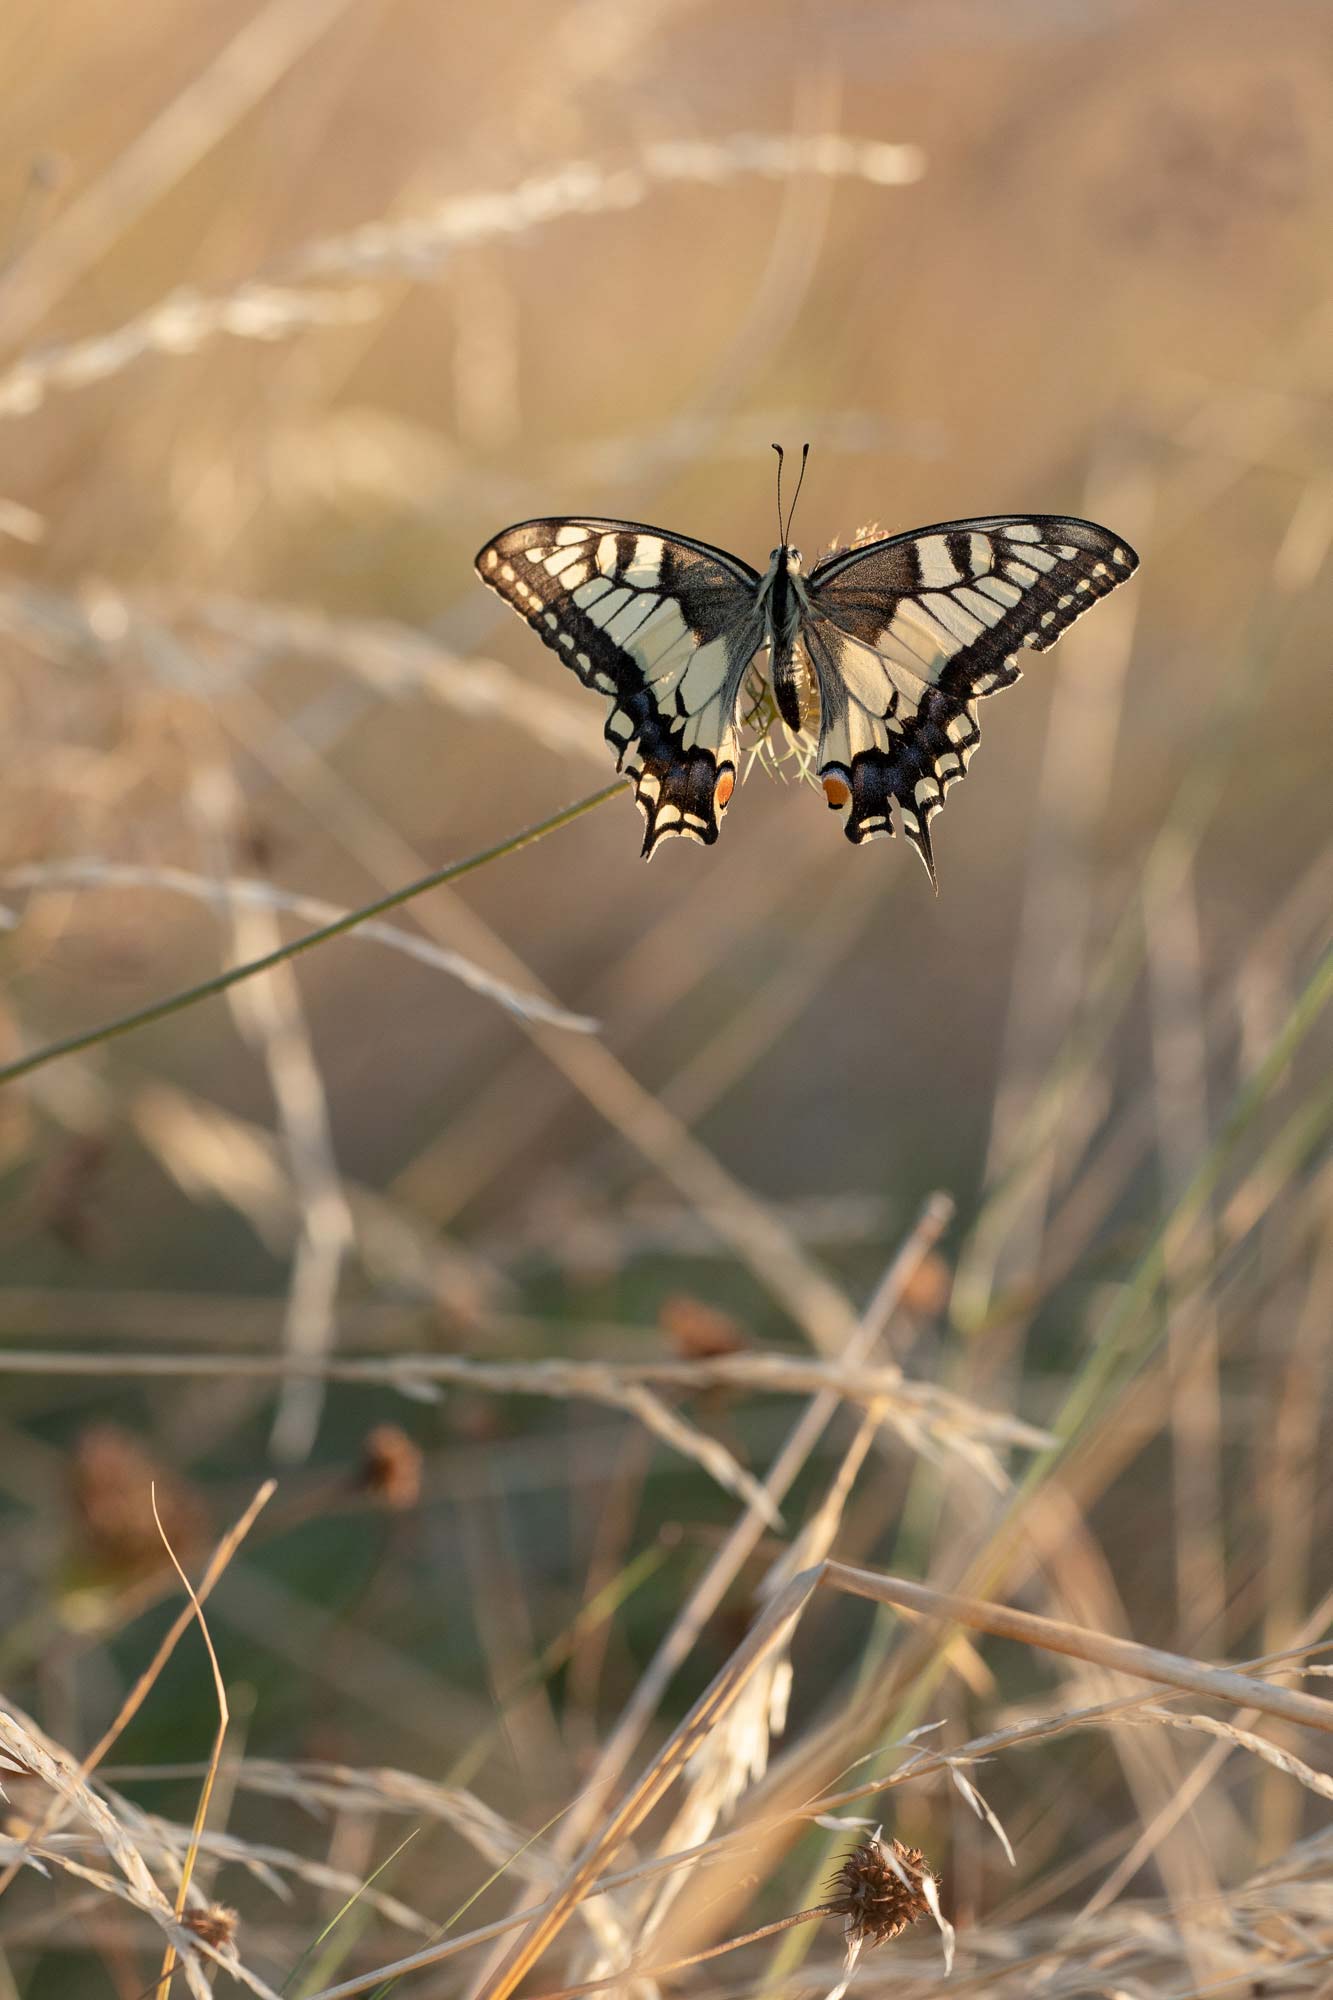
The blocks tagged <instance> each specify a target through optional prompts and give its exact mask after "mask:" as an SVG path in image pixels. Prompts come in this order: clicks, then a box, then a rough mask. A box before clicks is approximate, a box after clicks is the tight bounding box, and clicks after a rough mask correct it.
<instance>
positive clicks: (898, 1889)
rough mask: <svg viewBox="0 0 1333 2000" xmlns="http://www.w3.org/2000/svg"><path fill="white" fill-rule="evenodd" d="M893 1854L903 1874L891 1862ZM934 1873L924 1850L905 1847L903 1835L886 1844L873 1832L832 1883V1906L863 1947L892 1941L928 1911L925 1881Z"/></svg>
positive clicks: (854, 1940)
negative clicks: (923, 1892)
mask: <svg viewBox="0 0 1333 2000" xmlns="http://www.w3.org/2000/svg"><path fill="white" fill-rule="evenodd" d="M890 1854H891V1855H892V1856H893V1860H894V1861H896V1862H897V1864H898V1868H899V1869H901V1871H902V1873H901V1874H899V1873H898V1872H897V1870H895V1868H894V1867H893V1865H892V1863H891V1862H890V1860H889V1858H888V1857H889V1855H890ZM930 1872H931V1871H930V1870H929V1869H928V1868H927V1867H926V1857H925V1855H924V1854H923V1853H922V1852H921V1849H920V1848H919V1847H905V1846H904V1845H903V1843H902V1841H901V1840H891V1841H889V1842H887V1843H886V1842H884V1841H883V1840H881V1839H880V1838H879V1836H878V1834H870V1835H868V1836H867V1838H866V1839H864V1840H863V1841H862V1842H861V1844H860V1846H859V1847H854V1848H853V1849H852V1851H851V1853H850V1854H849V1855H847V1857H846V1859H845V1860H844V1861H843V1864H842V1866H841V1868H840V1869H839V1870H838V1872H837V1874H836V1875H835V1876H834V1878H833V1880H832V1882H831V1883H830V1884H829V1904H828V1906H829V1909H830V1911H831V1912H832V1913H833V1914H834V1915H836V1916H840V1917H842V1918H843V1920H844V1926H843V1927H844V1930H845V1932H846V1936H847V1942H848V1944H849V1945H854V1946H856V1948H857V1949H858V1950H859V1949H861V1948H862V1947H863V1946H870V1945H876V1944H887V1943H888V1941H889V1939H890V1938H896V1937H899V1936H901V1934H902V1932H903V1931H905V1930H906V1929H907V1927H908V1925H909V1924H914V1923H915V1922H916V1920H917V1918H918V1917H924V1916H926V1915H927V1914H928V1913H929V1908H930V1906H929V1904H928V1903H927V1901H926V1899H925V1897H924V1895H923V1894H922V1893H921V1883H922V1878H923V1877H925V1876H927V1875H929V1874H930ZM904 1877H906V1880H904V1879H903V1878H904Z"/></svg>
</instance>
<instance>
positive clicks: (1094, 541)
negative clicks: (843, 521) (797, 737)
mask: <svg viewBox="0 0 1333 2000" xmlns="http://www.w3.org/2000/svg"><path fill="white" fill-rule="evenodd" d="M1137 567H1138V557H1137V556H1136V555H1135V553H1134V551H1133V550H1132V549H1131V548H1130V547H1129V546H1128V544H1127V543H1125V542H1122V541H1120V540H1119V539H1118V538H1117V537H1116V536H1114V535H1112V534H1110V533H1109V532H1108V530H1107V529H1105V528H1100V527H1098V526H1096V524H1095V523H1093V522H1091V521H1078V520H1069V519H1065V518H1064V517H1062V516H1052V515H1032V516H994V517H991V518H988V519H985V520H977V521H950V522H945V523H943V524H942V525H941V526H939V527H935V528H926V529H921V530H918V531H917V532H916V533H915V534H911V535H899V536H895V537H893V538H892V539H890V540H887V541H881V542H872V543H871V544H869V545H868V546H867V547H863V548H856V549H850V550H841V551H839V552H838V553H837V554H835V555H832V556H829V557H827V558H826V559H825V560H824V561H823V562H821V563H820V564H818V565H817V567H816V568H815V569H814V571H813V572H812V573H811V575H810V577H809V579H808V582H807V584H806V593H807V598H808V601H809V606H810V610H809V614H808V616H807V618H806V621H805V624H804V629H803V637H804V640H805V645H806V650H807V652H808V654H809V657H810V662H811V665H812V666H813V668H814V670H815V673H816V675H817V677H818V680H819V688H820V700H821V706H822V711H823V719H822V728H821V734H820V745H819V758H818V768H819V775H820V777H821V779H822V780H823V782H824V789H825V793H826V795H827V797H828V799H829V803H830V805H833V806H835V807H838V808H841V807H842V806H849V807H850V811H849V812H848V816H847V820H846V823H845V826H844V831H845V833H846V835H847V838H848V839H849V840H852V841H855V842H858V843H859V842H861V841H864V840H872V839H875V838H876V837H877V836H880V835H889V834H892V832H893V823H892V819H891V817H890V801H891V800H892V801H896V803H897V808H898V814H899V817H900V819H901V822H902V828H903V832H904V833H905V834H906V835H907V837H908V838H909V839H910V840H911V841H912V842H913V843H914V844H915V846H916V847H917V849H918V851H919V852H920V854H921V857H922V859H923V860H924V861H925V863H926V866H927V868H928V869H930V872H931V875H932V878H933V876H934V866H933V861H932V856H931V845H930V821H931V818H932V817H933V815H934V814H935V813H936V812H938V811H939V809H940V807H941V805H942V804H943V803H944V795H945V793H946V791H947V790H948V788H949V786H950V785H951V784H953V783H954V782H955V781H956V780H957V779H958V778H961V777H962V775H963V773H964V771H965V770H966V768H967V764H968V761H969V759H970V757H971V755H972V752H973V750H974V749H975V747H976V744H977V741H978V737H979V734H980V732H979V729H978V726H977V712H976V703H977V701H978V699H979V698H980V697H982V696H984V695H988V694H994V693H995V692H996V691H997V690H998V689H1000V688H1002V687H1008V686H1010V685H1012V683H1013V682H1014V681H1016V680H1018V679H1019V677H1020V673H1021V661H1022V656H1023V653H1024V652H1025V651H1037V652H1041V651H1044V650H1045V649H1046V647H1048V646H1051V645H1054V643H1055V641H1056V640H1057V639H1058V638H1059V637H1060V635H1061V633H1062V632H1064V631H1065V630H1066V629H1067V628H1068V627H1069V626H1070V625H1072V624H1073V622H1074V620H1075V619H1076V618H1078V617H1080V616H1081V615H1082V613H1083V612H1084V611H1086V610H1087V609H1088V608H1089V606H1091V605H1092V604H1095V603H1096V602H1097V600H1098V598H1100V597H1105V596H1106V595H1107V593H1108V592H1109V591H1112V590H1114V589H1115V587H1116V585H1117V584H1118V583H1123V582H1124V580H1125V579H1126V578H1127V577H1128V576H1131V575H1132V574H1133V572H1134V570H1135V569H1136V568H1137Z"/></svg>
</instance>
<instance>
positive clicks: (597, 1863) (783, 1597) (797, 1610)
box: [481, 1574, 817, 2000]
mask: <svg viewBox="0 0 1333 2000" xmlns="http://www.w3.org/2000/svg"><path fill="white" fill-rule="evenodd" d="M816 1582H817V1577H816V1576H814V1575H810V1574H807V1575H803V1576H798V1577H795V1578H793V1580H792V1582H791V1583H790V1584H789V1585H788V1586H787V1588H786V1590H784V1591H783V1592H782V1593H781V1594H780V1595H779V1596H778V1597H776V1598H774V1600H773V1602H772V1603H771V1604H770V1605H769V1606H768V1608H767V1609H766V1610H765V1611H764V1613H763V1615H762V1616H761V1617H760V1618H759V1619H758V1620H757V1621H756V1623H755V1625H754V1627H753V1628H752V1630H751V1631H750V1632H749V1633H748V1634H747V1636H746V1638H745V1639H744V1640H743V1641H742V1642H741V1644H740V1646H738V1647H737V1649H736V1651H735V1652H734V1653H733V1654H732V1657H731V1659H730V1660H729V1661H728V1662H727V1664H726V1666H725V1667H724V1668H723V1669H722V1671H721V1673H720V1674H718V1676H717V1677H716V1679H715V1680H714V1681H713V1683H712V1685H711V1686H710V1687H709V1688H708V1689H707V1690H706V1691H705V1692H704V1693H703V1694H702V1695H701V1696H700V1697H699V1699H698V1701H697V1702H696V1703H695V1704H694V1706H693V1708H692V1709H691V1710H690V1712H689V1714H688V1715H687V1716H686V1717H685V1719H684V1721H683V1722H681V1723H680V1724H679V1726H678V1727H677V1728H676V1729H675V1730H674V1731H673V1732H672V1735H671V1737H670V1739H669V1740H668V1742H667V1743H666V1744H664V1746H663V1747H662V1749H661V1750H660V1751H659V1752H658V1754H657V1756H656V1757H655V1758H654V1759H653V1762H652V1763H651V1764H650V1765H649V1767H648V1769H647V1770H646V1771H645V1772H644V1774H643V1776H642V1777H641V1778H640V1779H639V1780H638V1782H637V1783H636V1784H635V1785H634V1787H633V1788H632V1790H631V1791H630V1793H629V1794H628V1796H627V1797H626V1798H625V1799H624V1800H623V1801H622V1802H621V1804H620V1805H619V1806H617V1807H615V1808H614V1809H613V1810H612V1811H611V1812H610V1813H609V1814H608V1815H607V1818H606V1821H605V1823H604V1825H603V1826H602V1828H601V1830H600V1831H599V1832H598V1833H597V1834H596V1835H595V1836H594V1838H593V1839H592V1840H591V1841H590V1842H589V1844H588V1846H587V1847H586V1848H585V1849H584V1851H583V1853H582V1854H581V1855H580V1856H579V1858H578V1860H577V1861H576V1863H575V1864H574V1866H573V1868H572V1869H571V1870H570V1872H569V1874H568V1875H567V1876H566V1878H565V1881H564V1882H563V1883H562V1885H561V1887H560V1889H559V1890H558V1892H557V1894H556V1895H555V1897H554V1898H553V1899H552V1902H551V1905H550V1907H549V1909H548V1910H546V1911H545V1912H544V1913H543V1915H542V1916H540V1917H539V1918H537V1919H535V1920H534V1922H533V1923H532V1924H530V1926H529V1928H528V1930H527V1932H526V1934H525V1935H524V1936H523V1937H521V1938H520V1939H519V1941H518V1943H517V1944H516V1945H515V1946H514V1947H513V1949H512V1951H510V1953H509V1954H508V1956H507V1957H506V1958H505V1961H504V1963H503V1964H502V1965H501V1966H500V1968H499V1970H498V1971H497V1972H496V1973H495V1975H494V1976H493V1977H492V1978H490V1979H488V1980H487V1981H486V1983H485V1985H484V1987H483V1988H482V1994H481V2000H506V1996H507V1995H509V1994H510V1993H512V1992H513V1991H514V1989H515V1987H516V1986H517V1985H518V1984H519V1983H520V1981H521V1980H522V1979H523V1978H524V1977H525V1976H526V1974H527V1973H528V1972H529V1971H530V1970H531V1968H532V1966H533V1965H535V1964H536V1962H537V1960H538V1959H539V1958H540V1957H541V1955H542V1953H543V1952H544V1951H545V1950H546V1948H547V1946H548V1945H549V1944H550V1943H551V1942H552V1940H553V1939H554V1938H555V1937H556V1936H557V1935H558V1934H559V1932H560V1931H561V1929H562V1928H563V1927H564V1925H565V1923H566V1922H567V1921H568V1919H569V1917H570V1916H571V1914H572V1913H573V1911H574V1909H575V1907H576V1906H577V1905H578V1903H579V1902H580V1901H581V1900H582V1899H583V1897H584V1896H585V1895H587V1894H588V1892H589V1890H590V1888H591V1885H592V1884H593V1882H594V1881H595V1880H596V1879H597V1876H598V1874H599V1873H600V1872H601V1870H602V1869H603V1868H604V1867H605V1865H606V1863H607V1861H608V1860H609V1859H610V1858H611V1856H612V1855H614V1854H615V1853H616V1852H617V1850H618V1849H619V1848H620V1847H621V1846H622V1845H623V1844H624V1842H625V1841H626V1840H627V1839H628V1838H629V1836H630V1835H631V1834H632V1833H633V1831H634V1829H635V1827H637V1826H638V1825H639V1824H640V1823H641V1822H642V1820H643V1819H644V1818H645V1817H646V1815H647V1814H648V1813H649V1812H650V1811H651V1810H652V1808H653V1806H654V1805H655V1804H656V1803H657V1801H658V1800H659V1799H660V1798H661V1797H662V1795H663V1793H664V1792H665V1791H667V1789H668V1788H669V1787H670V1786H671V1785H672V1784H673V1783H674V1781H675V1780H676V1778H677V1777H679V1775H680V1773H681V1771H682V1770H683V1769H684V1767H685V1765H686V1764H687V1763H688V1762H689V1759H690V1758H691V1757H692V1756H693V1755H694V1753H695V1751H696V1750H697V1749H698V1748H699V1746H700V1744H701V1743H702V1742H704V1741H705V1740H706V1738H707V1737H708V1735H709V1734H710V1732H711V1731H712V1730H713V1729H714V1728H715V1727H716V1726H717V1724H718V1723H719V1722H720V1721H721V1720H722V1718H723V1717H724V1716H725V1714H726V1713H727V1710H728V1709H729V1708H730V1707H731V1706H732V1704H733V1703H734V1702H735V1701H737V1700H738V1699H739V1698H740V1696H741V1694H742V1693H743V1691H744V1689H745V1686H746V1683H747V1681H748V1680H749V1678H750V1676H751V1674H753V1673H754V1672H755V1671H756V1669H757V1668H758V1667H759V1666H760V1664H761V1663H762V1661H763V1660H764V1658H765V1657H766V1655H767V1654H768V1653H769V1652H770V1651H771V1650H772V1649H773V1648H774V1647H775V1646H778V1645H780V1644H781V1643H782V1642H783V1640H784V1639H785V1638H786V1636H787V1633H788V1631H789V1629H790V1627H791V1625H792V1623H793V1621H794V1620H796V1619H797V1618H799V1617H800V1614H801V1611H802V1609H803V1608H804V1606H805V1604H806V1603H807V1601H808V1599H809V1597H810V1593H811V1591H812V1590H813V1589H814V1588H815V1584H816Z"/></svg>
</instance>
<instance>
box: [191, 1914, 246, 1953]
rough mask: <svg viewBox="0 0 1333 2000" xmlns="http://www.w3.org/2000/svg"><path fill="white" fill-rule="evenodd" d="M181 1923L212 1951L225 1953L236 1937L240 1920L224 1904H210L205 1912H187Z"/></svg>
mask: <svg viewBox="0 0 1333 2000" xmlns="http://www.w3.org/2000/svg"><path fill="white" fill-rule="evenodd" d="M181 1922H182V1923H183V1924H184V1926H185V1928H186V1930H187V1931H193V1932H194V1934H195V1936H196V1937H197V1938H199V1939H201V1940H202V1942H203V1943H204V1944H209V1945H212V1947H213V1949H214V1951H225V1950H226V1948H227V1946H228V1945H229V1944H230V1943H231V1942H232V1940H233V1938H234V1937H235V1936H236V1926H237V1924H238V1923H239V1922H240V1919H239V1917H238V1916H237V1914H236V1912H235V1910H229V1909H228V1908H227V1905H226V1904H225V1903H210V1904H209V1906H208V1908H207V1909H206V1910H187V1911H186V1912H185V1914H184V1916H183V1917H182V1918H181Z"/></svg>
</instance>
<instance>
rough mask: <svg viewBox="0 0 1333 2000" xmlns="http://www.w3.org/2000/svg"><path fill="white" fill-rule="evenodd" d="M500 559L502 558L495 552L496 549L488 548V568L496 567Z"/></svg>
mask: <svg viewBox="0 0 1333 2000" xmlns="http://www.w3.org/2000/svg"><path fill="white" fill-rule="evenodd" d="M499 560H500V558H499V556H498V555H497V554H496V553H495V550H494V549H487V551H486V567H487V569H494V568H495V565H496V564H497V563H498V562H499Z"/></svg>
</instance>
